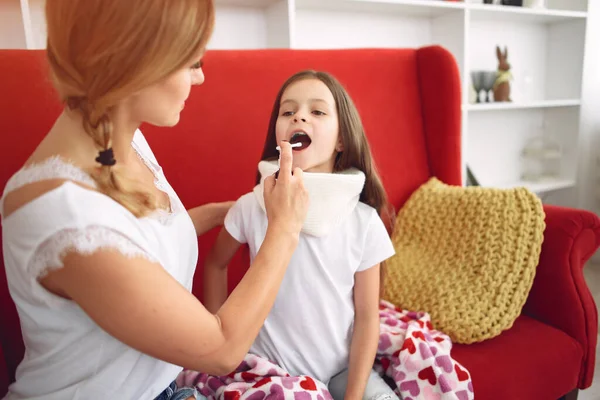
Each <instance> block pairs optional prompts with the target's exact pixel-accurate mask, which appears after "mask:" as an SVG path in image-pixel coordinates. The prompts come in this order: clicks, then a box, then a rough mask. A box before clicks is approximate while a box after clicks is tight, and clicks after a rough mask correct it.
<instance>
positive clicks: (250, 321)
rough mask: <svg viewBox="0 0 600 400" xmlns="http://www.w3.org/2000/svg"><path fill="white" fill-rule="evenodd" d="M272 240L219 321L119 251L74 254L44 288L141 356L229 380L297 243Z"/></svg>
mask: <svg viewBox="0 0 600 400" xmlns="http://www.w3.org/2000/svg"><path fill="white" fill-rule="evenodd" d="M268 235H269V236H268V237H267V238H266V239H265V243H264V245H263V248H264V249H265V250H264V251H263V252H262V254H260V252H259V255H257V258H256V262H255V263H254V264H253V266H252V267H251V268H250V269H249V271H248V273H247V274H246V277H245V278H244V279H243V280H242V282H240V284H239V286H238V288H239V290H237V291H235V292H234V293H232V295H231V296H230V298H229V299H228V300H227V301H226V302H225V304H224V305H223V307H221V310H220V311H219V312H218V313H217V314H216V315H213V314H211V313H210V312H208V311H207V310H206V309H205V308H204V307H203V306H202V304H201V303H200V302H199V301H198V300H197V299H196V297H194V295H193V294H191V293H189V292H188V291H187V290H186V289H185V288H184V287H183V286H181V285H180V284H179V283H178V282H177V281H176V280H174V279H173V278H172V277H171V276H170V275H169V274H168V273H167V272H166V271H165V270H164V269H163V268H162V266H161V265H159V264H155V263H152V262H150V261H147V260H145V259H142V258H137V259H129V258H127V257H125V256H124V255H122V254H120V253H118V252H116V251H110V250H102V251H98V252H96V253H94V254H93V255H88V256H84V255H81V254H79V253H70V254H68V255H67V256H66V257H65V259H64V267H63V268H61V269H58V270H55V271H52V272H51V273H49V274H48V275H47V276H46V277H45V278H44V279H43V281H42V284H44V285H45V286H47V287H48V288H49V289H51V290H52V289H53V288H57V289H58V291H59V292H60V293H62V294H64V295H65V296H66V297H68V298H70V299H72V300H73V301H75V302H76V303H77V304H78V305H79V306H80V307H81V308H82V309H83V310H84V311H85V312H86V313H87V314H88V315H89V316H90V317H91V318H92V319H93V320H94V321H95V322H96V323H97V324H98V325H99V326H100V327H101V328H102V329H104V330H105V331H107V332H108V333H109V334H111V335H112V336H114V337H115V338H117V339H119V340H120V341H122V342H123V343H125V344H127V345H129V346H131V347H133V348H135V349H137V350H139V351H141V352H143V353H146V354H149V355H151V356H153V357H156V358H159V359H161V360H165V361H167V362H170V363H173V364H177V365H181V366H183V367H185V368H189V369H193V370H196V371H203V372H207V373H210V374H215V375H225V374H228V373H229V372H231V371H232V370H234V369H235V368H236V367H237V366H238V364H239V363H240V362H241V360H242V359H243V357H244V355H245V354H246V353H247V351H248V349H249V348H250V345H251V343H252V341H253V340H254V337H255V336H256V334H258V331H259V330H260V328H261V326H262V324H263V321H264V319H265V318H266V316H267V314H268V311H269V309H270V307H271V306H272V303H273V301H274V298H275V295H276V293H277V287H278V285H279V283H280V281H281V279H282V278H283V273H284V271H285V265H287V264H288V262H289V259H290V257H291V254H292V251H293V249H294V247H295V244H296V241H297V239H296V238H294V237H290V236H288V237H287V238H285V236H280V235H276V234H275V233H272V234H271V233H268ZM275 239H276V240H275ZM265 254H268V256H265ZM259 288H260V290H259ZM264 288H271V290H268V289H267V290H264ZM256 292H258V293H256Z"/></svg>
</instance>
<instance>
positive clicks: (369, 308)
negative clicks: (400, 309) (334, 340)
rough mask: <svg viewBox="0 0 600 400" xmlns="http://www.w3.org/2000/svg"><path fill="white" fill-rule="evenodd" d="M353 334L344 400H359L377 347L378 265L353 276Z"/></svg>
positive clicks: (371, 367)
mask: <svg viewBox="0 0 600 400" xmlns="http://www.w3.org/2000/svg"><path fill="white" fill-rule="evenodd" d="M354 280H355V281H354V308H355V316H354V332H353V333H352V342H351V345H350V365H349V369H348V385H347V387H346V400H351V399H352V400H353V399H357V400H360V399H362V398H363V394H364V392H365V387H366V385H367V380H368V378H369V374H370V373H371V369H373V363H374V361H375V355H376V353H377V345H378V343H379V264H377V265H375V266H373V267H371V268H369V269H366V270H364V271H360V272H357V273H356V274H355V275H354Z"/></svg>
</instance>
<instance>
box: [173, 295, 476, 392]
mask: <svg viewBox="0 0 600 400" xmlns="http://www.w3.org/2000/svg"><path fill="white" fill-rule="evenodd" d="M379 318H380V336H379V347H378V350H377V356H376V358H375V363H374V366H373V368H374V369H375V370H376V371H377V372H379V374H380V375H382V376H384V377H385V378H386V381H387V382H388V383H389V384H390V386H391V387H392V388H394V391H395V392H396V393H397V394H398V395H399V397H400V398H401V399H403V400H417V399H425V400H471V399H473V398H474V393H473V383H472V381H471V376H470V374H469V372H468V371H467V370H466V369H465V368H463V367H462V366H461V365H460V364H459V363H458V362H456V361H455V360H453V359H452V357H451V356H450V350H451V348H452V342H451V341H450V338H449V337H448V336H447V335H445V334H443V333H441V332H438V331H436V330H434V329H433V326H432V325H431V321H430V318H429V315H428V314H426V313H422V312H419V313H417V312H411V311H406V310H401V309H399V308H397V307H394V306H393V305H392V304H391V303H389V302H386V301H384V300H382V301H381V303H380V306H379ZM177 386H179V387H182V386H186V387H191V386H195V387H196V388H197V389H198V391H199V392H200V393H201V394H202V395H204V396H206V397H207V398H208V399H209V400H213V399H214V400H236V399H239V400H262V399H272V400H279V399H294V400H310V399H314V400H329V399H331V398H332V397H331V395H330V394H329V391H328V390H327V386H326V385H325V384H324V383H322V382H320V381H318V380H316V379H313V378H311V377H309V376H290V374H288V373H287V372H286V371H285V370H284V369H282V368H280V367H279V366H277V365H275V364H273V363H271V362H270V361H267V360H266V359H263V358H261V357H258V356H256V355H253V354H248V355H246V357H245V359H244V361H243V362H242V363H241V364H240V365H239V367H238V368H237V369H236V370H235V371H234V372H232V373H231V374H229V375H226V376H211V375H208V374H204V373H200V372H195V371H190V370H184V371H182V372H181V374H180V375H179V376H178V378H177Z"/></svg>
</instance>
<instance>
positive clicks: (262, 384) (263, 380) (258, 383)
mask: <svg viewBox="0 0 600 400" xmlns="http://www.w3.org/2000/svg"><path fill="white" fill-rule="evenodd" d="M269 382H271V378H264V379H261V380H260V381H258V382H256V383H255V384H254V386H252V387H253V388H259V387H261V386H264V385H266V384H267V383H269Z"/></svg>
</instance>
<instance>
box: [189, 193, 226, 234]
mask: <svg viewBox="0 0 600 400" xmlns="http://www.w3.org/2000/svg"><path fill="white" fill-rule="evenodd" d="M234 203H235V202H233V201H225V202H222V203H209V204H203V205H201V206H198V207H194V208H192V209H190V210H188V214H189V215H190V218H191V219H192V222H194V228H196V235H198V236H200V235H203V234H205V233H206V232H208V231H210V230H211V229H212V228H214V227H216V226H219V225H223V220H224V219H225V215H227V211H229V209H230V208H231V206H232V205H233V204H234Z"/></svg>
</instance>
